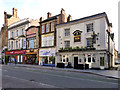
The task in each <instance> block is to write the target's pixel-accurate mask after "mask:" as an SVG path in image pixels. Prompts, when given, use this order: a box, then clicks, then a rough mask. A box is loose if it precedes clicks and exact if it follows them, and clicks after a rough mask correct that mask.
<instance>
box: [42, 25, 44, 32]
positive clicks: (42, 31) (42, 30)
mask: <svg viewBox="0 0 120 90" xmlns="http://www.w3.org/2000/svg"><path fill="white" fill-rule="evenodd" d="M42 33H44V25H42Z"/></svg>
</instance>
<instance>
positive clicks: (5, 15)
mask: <svg viewBox="0 0 120 90" xmlns="http://www.w3.org/2000/svg"><path fill="white" fill-rule="evenodd" d="M4 25H5V26H7V12H5V11H4Z"/></svg>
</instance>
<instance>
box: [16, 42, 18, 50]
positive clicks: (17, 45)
mask: <svg viewBox="0 0 120 90" xmlns="http://www.w3.org/2000/svg"><path fill="white" fill-rule="evenodd" d="M17 48H18V41H16V49H17Z"/></svg>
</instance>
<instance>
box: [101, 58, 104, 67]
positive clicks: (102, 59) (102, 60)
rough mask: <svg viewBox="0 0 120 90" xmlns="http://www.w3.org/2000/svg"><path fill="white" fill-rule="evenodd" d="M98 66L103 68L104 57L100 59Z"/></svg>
mask: <svg viewBox="0 0 120 90" xmlns="http://www.w3.org/2000/svg"><path fill="white" fill-rule="evenodd" d="M100 66H104V57H100Z"/></svg>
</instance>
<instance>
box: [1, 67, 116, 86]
mask: <svg viewBox="0 0 120 90" xmlns="http://www.w3.org/2000/svg"><path fill="white" fill-rule="evenodd" d="M2 88H118V80H117V79H112V78H106V77H102V76H97V75H92V74H86V73H77V72H67V71H56V70H45V69H44V70H41V69H35V68H26V67H15V66H9V65H7V66H2Z"/></svg>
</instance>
